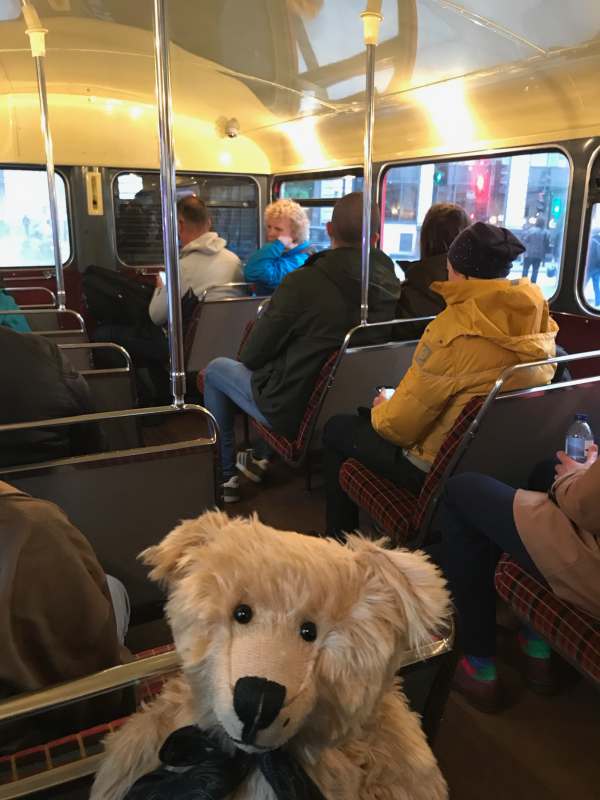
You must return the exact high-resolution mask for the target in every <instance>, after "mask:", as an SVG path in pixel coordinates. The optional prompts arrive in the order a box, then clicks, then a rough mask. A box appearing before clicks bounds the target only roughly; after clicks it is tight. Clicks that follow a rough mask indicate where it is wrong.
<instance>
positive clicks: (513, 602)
mask: <svg viewBox="0 0 600 800" xmlns="http://www.w3.org/2000/svg"><path fill="white" fill-rule="evenodd" d="M495 582H496V590H497V592H498V594H499V595H500V597H501V598H502V599H503V600H505V601H506V602H507V603H508V605H509V606H510V607H511V609H512V610H513V611H514V612H515V614H516V615H517V616H518V617H519V619H521V620H522V621H523V622H524V623H525V624H527V625H530V626H531V627H532V628H533V629H534V630H535V631H537V633H538V634H539V635H540V636H542V637H543V638H544V639H545V640H546V641H547V642H548V644H549V645H550V646H551V647H552V649H553V650H556V652H557V653H559V655H561V656H562V657H563V658H564V659H565V660H566V661H569V662H570V663H571V664H572V665H573V666H574V667H575V669H577V670H578V671H579V672H580V673H581V674H582V675H583V676H584V677H586V678H588V679H589V680H591V681H593V682H594V683H595V684H596V685H597V686H600V620H598V619H595V618H594V617H591V616H590V615H589V614H586V613H585V612H583V611H580V610H579V609H578V608H576V607H575V606H572V605H570V604H569V603H567V602H565V601H564V600H561V599H560V598H559V597H557V596H556V595H555V594H553V593H552V592H551V591H550V589H548V588H547V587H546V586H543V585H542V584H541V583H539V581H537V580H536V579H535V578H533V577H532V576H531V575H529V574H528V573H527V572H525V570H524V569H522V568H521V567H520V566H519V565H518V564H517V563H516V562H515V561H513V560H512V559H511V558H510V556H508V555H507V554H506V553H505V554H504V555H503V556H502V558H501V559H500V561H499V562H498V566H497V568H496V579H495Z"/></svg>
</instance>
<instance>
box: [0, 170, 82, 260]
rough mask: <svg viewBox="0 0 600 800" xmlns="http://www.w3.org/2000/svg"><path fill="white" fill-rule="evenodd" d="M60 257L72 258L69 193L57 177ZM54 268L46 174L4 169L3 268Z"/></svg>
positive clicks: (0, 197) (0, 198)
mask: <svg viewBox="0 0 600 800" xmlns="http://www.w3.org/2000/svg"><path fill="white" fill-rule="evenodd" d="M56 199H57V204H58V224H59V241H60V254H61V258H62V262H63V264H65V263H66V262H67V261H68V260H69V259H70V257H71V239H70V236H69V215H68V212H67V193H66V188H65V182H64V180H63V178H62V176H61V175H59V174H58V173H57V174H56ZM51 266H54V249H53V245H52V228H51V225H50V210H49V203H48V182H47V178H46V171H45V170H41V169H13V168H4V169H0V267H51Z"/></svg>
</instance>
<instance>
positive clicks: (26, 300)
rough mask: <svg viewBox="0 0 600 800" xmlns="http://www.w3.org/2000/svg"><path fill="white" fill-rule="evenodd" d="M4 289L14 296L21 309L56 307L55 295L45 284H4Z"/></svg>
mask: <svg viewBox="0 0 600 800" xmlns="http://www.w3.org/2000/svg"><path fill="white" fill-rule="evenodd" d="M4 291H5V292H6V293H7V294H10V295H12V297H14V299H15V300H16V302H17V303H18V304H19V306H20V307H21V310H25V309H27V310H32V309H34V308H48V309H53V308H56V295H55V294H54V292H53V291H52V290H51V289H48V288H47V287H46V286H5V287H4Z"/></svg>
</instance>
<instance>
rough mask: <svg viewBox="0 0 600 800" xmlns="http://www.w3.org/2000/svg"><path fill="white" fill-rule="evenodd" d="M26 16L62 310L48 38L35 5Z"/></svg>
mask: <svg viewBox="0 0 600 800" xmlns="http://www.w3.org/2000/svg"><path fill="white" fill-rule="evenodd" d="M23 16H24V18H25V23H26V25H27V30H26V33H27V35H28V36H29V41H30V45H31V55H32V56H33V61H34V63H35V75H36V78H37V88H38V97H39V101H40V124H41V128H42V137H43V139H44V148H45V150H46V176H47V178H48V207H49V209H50V229H51V232H52V249H53V251H54V272H55V276H56V304H57V306H58V308H59V309H61V310H64V309H65V308H66V299H67V297H66V293H65V277H64V275H63V266H62V256H61V254H60V234H59V229H58V203H57V202H56V175H55V172H54V148H53V146H52V134H51V132H50V119H49V117H48V92H47V89H46V69H45V64H44V58H45V57H46V42H45V36H46V33H47V30H46V29H45V28H43V27H42V24H41V22H40V18H39V17H38V15H37V11H36V10H35V8H34V6H33V5H32V4H31V3H29V2H26V1H25V2H23Z"/></svg>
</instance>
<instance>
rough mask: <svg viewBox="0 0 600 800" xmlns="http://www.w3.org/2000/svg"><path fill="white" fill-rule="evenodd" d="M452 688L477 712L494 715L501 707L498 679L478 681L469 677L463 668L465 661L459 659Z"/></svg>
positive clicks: (464, 667) (471, 676)
mask: <svg viewBox="0 0 600 800" xmlns="http://www.w3.org/2000/svg"><path fill="white" fill-rule="evenodd" d="M452 688H453V689H454V690H455V691H457V692H459V693H460V694H462V696H463V697H464V698H465V700H467V702H468V703H469V704H470V705H472V706H473V707H474V708H476V709H477V710H478V711H483V712H484V713H486V714H495V713H496V712H497V711H500V709H501V707H502V696H501V688H500V682H499V681H498V679H497V678H496V679H494V680H491V681H484V680H480V679H478V678H476V677H474V676H473V675H470V674H469V672H468V671H467V668H466V666H465V659H464V658H463V659H461V660H460V661H459V662H458V666H457V667H456V672H455V673H454V679H453V681H452Z"/></svg>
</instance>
